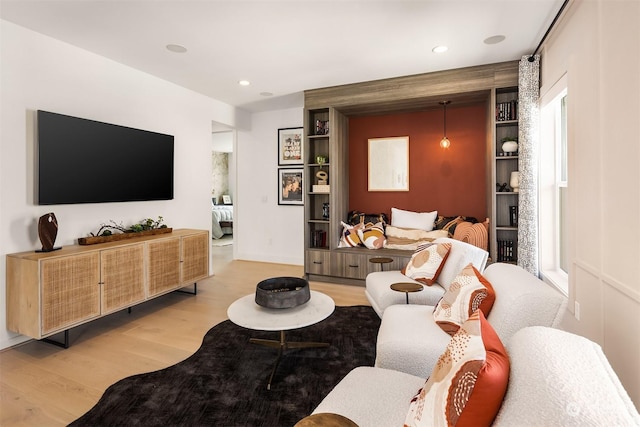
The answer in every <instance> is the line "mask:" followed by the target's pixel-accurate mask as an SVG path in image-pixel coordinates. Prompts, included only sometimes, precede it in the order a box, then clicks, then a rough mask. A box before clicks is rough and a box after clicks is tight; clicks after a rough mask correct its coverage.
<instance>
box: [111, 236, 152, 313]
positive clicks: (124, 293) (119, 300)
mask: <svg viewBox="0 0 640 427" xmlns="http://www.w3.org/2000/svg"><path fill="white" fill-rule="evenodd" d="M100 278H101V280H100V282H101V284H102V287H101V288H102V298H101V300H102V314H107V313H111V312H113V311H116V310H119V309H122V308H125V307H130V306H132V305H133V304H136V303H138V302H142V301H144V298H145V292H144V244H139V245H133V246H126V247H123V248H115V249H108V250H104V251H101V252H100Z"/></svg>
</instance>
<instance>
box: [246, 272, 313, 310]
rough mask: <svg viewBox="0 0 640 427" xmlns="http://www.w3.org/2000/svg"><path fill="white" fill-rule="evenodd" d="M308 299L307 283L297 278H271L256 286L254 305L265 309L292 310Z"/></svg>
mask: <svg viewBox="0 0 640 427" xmlns="http://www.w3.org/2000/svg"><path fill="white" fill-rule="evenodd" d="M309 299H311V293H310V292H309V282H307V280H305V279H302V278H299V277H273V278H271V279H265V280H263V281H261V282H260V283H258V285H257V286H256V304H258V305H259V306H262V307H266V308H293V307H297V306H299V305H302V304H304V303H306V302H307V301H309Z"/></svg>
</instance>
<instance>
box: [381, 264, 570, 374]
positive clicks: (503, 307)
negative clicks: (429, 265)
mask: <svg viewBox="0 0 640 427" xmlns="http://www.w3.org/2000/svg"><path fill="white" fill-rule="evenodd" d="M446 262H449V260H447V261H446ZM482 275H483V276H484V277H485V279H487V280H488V281H489V282H490V283H491V285H492V286H493V289H494V291H495V294H496V299H495V302H494V304H493V308H492V309H491V312H490V313H489V316H487V320H488V321H489V323H491V326H492V327H493V329H494V330H495V331H496V333H497V334H498V336H499V337H500V339H501V340H502V342H503V343H504V344H505V345H507V344H508V342H509V340H510V339H511V336H512V335H513V334H514V333H515V332H517V331H518V330H520V329H522V328H524V327H527V326H549V327H553V328H555V327H557V326H558V325H559V324H560V321H561V320H562V316H563V314H564V312H565V310H566V305H567V298H566V297H565V296H564V295H562V294H561V293H560V292H557V291H556V290H555V289H553V288H552V287H551V286H549V285H547V284H546V283H544V282H543V281H541V280H540V279H538V278H537V277H535V276H533V275H532V274H529V273H528V272H527V271H525V270H524V269H522V268H520V267H518V266H516V265H513V264H506V263H495V264H491V265H490V266H489V267H487V268H486V270H484V272H483V274H482ZM433 310H434V307H433V306H430V305H428V306H427V305H416V304H409V305H406V304H405V305H393V306H390V307H387V309H386V310H385V312H384V315H383V316H382V322H381V324H380V329H379V331H378V339H377V343H376V362H375V366H377V367H380V368H387V369H394V370H397V371H402V372H406V373H408V374H412V375H416V376H418V377H423V378H424V377H427V376H429V374H430V373H431V371H432V369H433V366H434V365H435V363H436V362H437V361H438V358H439V357H440V355H441V354H442V352H443V351H444V350H445V348H446V347H447V344H448V343H449V340H450V339H451V337H450V336H449V334H447V333H446V332H444V331H443V330H442V329H441V328H440V326H438V324H437V323H436V322H435V321H434V319H433Z"/></svg>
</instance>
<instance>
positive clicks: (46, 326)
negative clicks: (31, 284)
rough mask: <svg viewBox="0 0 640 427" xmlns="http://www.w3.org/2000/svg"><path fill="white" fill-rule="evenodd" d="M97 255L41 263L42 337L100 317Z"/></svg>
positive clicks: (76, 256) (68, 257)
mask: <svg viewBox="0 0 640 427" xmlns="http://www.w3.org/2000/svg"><path fill="white" fill-rule="evenodd" d="M99 262H100V256H99V253H98V252H91V253H87V254H81V255H74V256H67V257H60V258H52V259H46V260H42V261H41V265H40V274H41V281H40V283H41V286H42V289H41V298H42V335H47V334H50V333H52V332H54V331H59V330H64V329H68V328H69V326H71V325H73V324H76V323H79V322H82V321H85V320H88V319H91V318H93V317H98V316H99V315H100V285H99V282H100V268H99Z"/></svg>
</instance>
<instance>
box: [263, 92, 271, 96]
mask: <svg viewBox="0 0 640 427" xmlns="http://www.w3.org/2000/svg"><path fill="white" fill-rule="evenodd" d="M260 95H262V96H273V94H272V93H271V92H260Z"/></svg>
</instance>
